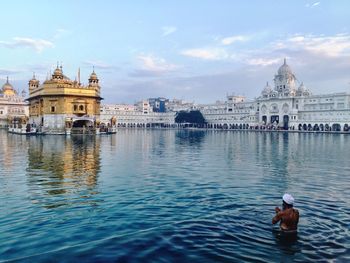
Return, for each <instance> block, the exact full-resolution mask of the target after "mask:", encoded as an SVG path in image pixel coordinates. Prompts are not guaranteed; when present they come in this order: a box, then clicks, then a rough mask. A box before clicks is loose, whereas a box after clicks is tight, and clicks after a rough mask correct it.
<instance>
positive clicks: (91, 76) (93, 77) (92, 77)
mask: <svg viewBox="0 0 350 263" xmlns="http://www.w3.org/2000/svg"><path fill="white" fill-rule="evenodd" d="M90 79H97V75H96V73H95V71H93V72H92V73H91V75H90Z"/></svg>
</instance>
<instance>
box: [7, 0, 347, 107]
mask: <svg viewBox="0 0 350 263" xmlns="http://www.w3.org/2000/svg"><path fill="white" fill-rule="evenodd" d="M1 9H2V12H1V13H2V25H1V31H0V32H1V33H0V57H1V62H0V81H2V82H4V81H5V79H6V76H7V75H9V78H10V81H11V82H12V83H13V84H14V86H15V88H17V89H19V90H22V89H26V88H27V82H28V80H29V79H30V78H31V76H32V74H33V72H35V73H36V75H37V77H38V78H39V79H40V80H41V81H43V80H45V78H46V76H47V74H48V72H50V70H53V69H54V68H55V66H56V63H57V61H60V62H62V64H63V70H64V73H65V74H66V75H67V76H68V77H70V78H72V79H74V78H75V76H76V74H77V71H78V68H79V67H80V69H81V76H82V81H83V82H85V83H86V82H87V79H88V76H89V74H90V73H91V71H92V66H95V71H96V73H97V74H98V76H99V78H100V79H101V86H102V96H103V97H104V98H105V102H106V103H134V102H135V101H138V100H140V99H143V98H148V97H158V96H163V97H167V98H170V99H171V98H179V99H185V100H187V101H195V102H198V103H210V102H215V101H216V100H223V99H224V98H225V95H226V94H227V93H230V94H232V93H234V94H242V95H245V96H247V97H248V98H254V97H257V96H259V95H260V92H261V90H262V88H263V87H264V85H265V84H266V81H269V82H270V83H271V84H272V80H273V77H274V74H275V73H276V72H277V69H278V67H279V66H280V65H281V64H282V63H283V58H285V57H286V58H287V63H288V64H289V65H290V66H291V68H292V70H293V71H294V73H295V74H296V76H297V78H298V80H299V81H300V82H301V81H303V82H304V84H305V85H306V86H307V87H308V88H309V89H311V91H312V92H313V93H314V94H321V93H329V92H342V91H346V92H350V19H349V17H350V2H349V1H345V0H344V1H336V0H333V1H331V0H329V1H325V0H320V1H304V0H299V1H258V0H256V1H235V0H227V1H226V0H220V1H214V0H213V1H209V0H201V1H197V0H191V1H188V0H187V1H185V0H177V1H170V0H169V1H161V0H153V1H152V0H148V1H147V0H138V1H136V0H135V1H90V0H85V1H79V0H76V1H68V0H66V1H65V0H60V1H48V0H47V1H39V0H37V1H28V0H27V1H25V0H23V1H16V0H12V1H4V2H2V5H1Z"/></svg>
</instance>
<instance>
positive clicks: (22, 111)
mask: <svg viewBox="0 0 350 263" xmlns="http://www.w3.org/2000/svg"><path fill="white" fill-rule="evenodd" d="M25 96H26V93H25V91H24V90H23V91H22V92H21V94H18V93H17V91H16V90H15V89H14V88H13V86H12V85H11V84H10V82H9V80H8V78H7V81H6V83H5V84H4V85H3V86H2V88H1V89H0V128H4V127H7V125H8V124H9V123H10V124H11V123H14V122H18V123H19V122H21V123H22V122H25V121H26V120H27V117H28V115H29V113H28V104H27V103H26V102H25V101H24V98H25Z"/></svg>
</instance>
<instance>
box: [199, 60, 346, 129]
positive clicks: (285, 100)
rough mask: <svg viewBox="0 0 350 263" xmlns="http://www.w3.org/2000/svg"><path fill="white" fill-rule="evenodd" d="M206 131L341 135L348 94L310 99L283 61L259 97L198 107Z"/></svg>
mask: <svg viewBox="0 0 350 263" xmlns="http://www.w3.org/2000/svg"><path fill="white" fill-rule="evenodd" d="M199 109H200V110H201V112H202V114H203V115H204V117H205V118H206V120H207V121H208V127H210V128H227V129H230V128H231V129H284V130H301V131H345V132H348V131H349V130H350V129H349V128H350V94H348V93H345V92H343V93H331V94H323V95H313V94H312V93H311V92H310V90H308V89H307V88H306V87H305V86H304V84H303V83H300V85H299V87H297V78H296V77H295V75H294V73H293V71H292V70H291V68H290V67H289V66H288V65H287V62H286V60H284V63H283V65H282V66H281V67H280V68H279V69H278V71H277V74H276V75H275V77H274V87H273V88H271V87H270V86H269V84H268V83H267V84H266V86H265V87H264V89H263V90H262V92H261V96H260V97H259V98H257V99H255V100H251V101H246V100H245V98H244V97H242V96H228V97H227V101H226V102H224V103H220V104H212V105H199Z"/></svg>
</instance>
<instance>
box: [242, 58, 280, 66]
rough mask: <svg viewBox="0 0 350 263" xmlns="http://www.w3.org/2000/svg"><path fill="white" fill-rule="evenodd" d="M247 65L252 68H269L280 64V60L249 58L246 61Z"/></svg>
mask: <svg viewBox="0 0 350 263" xmlns="http://www.w3.org/2000/svg"><path fill="white" fill-rule="evenodd" d="M247 63H248V64H249V65H253V66H270V65H274V64H279V63H281V59H280V58H251V59H247Z"/></svg>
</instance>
